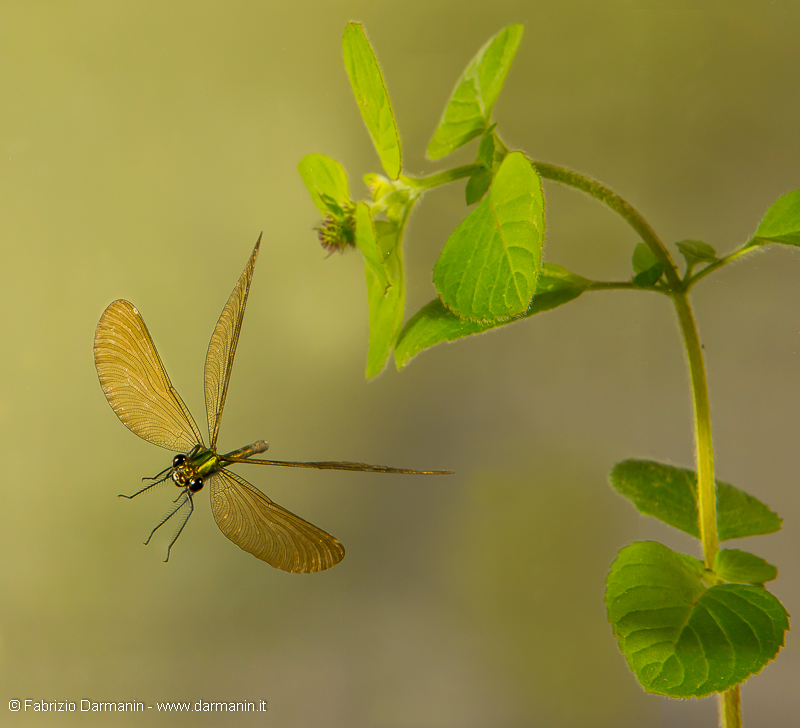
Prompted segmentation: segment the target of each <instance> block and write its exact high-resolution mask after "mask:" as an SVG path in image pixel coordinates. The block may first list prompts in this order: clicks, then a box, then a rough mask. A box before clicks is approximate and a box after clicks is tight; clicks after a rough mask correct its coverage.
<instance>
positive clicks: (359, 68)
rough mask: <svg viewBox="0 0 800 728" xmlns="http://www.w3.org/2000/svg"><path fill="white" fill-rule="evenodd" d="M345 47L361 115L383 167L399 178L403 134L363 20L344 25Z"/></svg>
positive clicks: (343, 49)
mask: <svg viewBox="0 0 800 728" xmlns="http://www.w3.org/2000/svg"><path fill="white" fill-rule="evenodd" d="M342 51H343V55H344V66H345V68H346V69H347V75H348V76H349V77H350V85H351V86H352V87H353V95H354V96H355V97H356V103H357V104H358V108H359V110H360V111H361V118H362V119H364V123H365V124H366V125H367V130H368V131H369V135H370V136H371V137H372V143H373V144H374V145H375V150H376V151H377V152H378V156H379V157H380V160H381V164H382V165H383V169H384V170H385V171H386V174H388V175H389V177H391V178H392V179H397V178H398V177H399V176H400V170H401V169H402V166H403V163H402V153H401V151H400V134H399V133H398V131H397V124H396V123H395V119H394V111H392V102H391V101H390V100H389V92H388V91H387V90H386V84H385V83H384V81H383V74H382V73H381V69H380V66H379V65H378V61H377V60H376V58H375V53H374V52H373V51H372V46H370V44H369V41H368V40H367V36H366V35H365V34H364V28H363V27H362V25H361V23H348V24H347V26H345V29H344V37H343V38H342Z"/></svg>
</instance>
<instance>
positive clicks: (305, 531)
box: [209, 470, 344, 574]
mask: <svg viewBox="0 0 800 728" xmlns="http://www.w3.org/2000/svg"><path fill="white" fill-rule="evenodd" d="M209 482H210V484H211V510H212V512H213V513H214V520H216V522H217V525H218V526H219V527H220V530H221V531H222V533H224V534H225V535H226V536H227V537H228V538H229V539H230V540H231V541H233V542H234V543H235V544H236V545H237V546H238V547H239V548H242V549H244V550H245V551H249V552H250V553H251V554H253V556H256V557H258V558H259V559H262V560H263V561H266V562H267V563H268V564H269V565H270V566H274V567H275V568H276V569H282V570H283V571H290V572H293V573H303V574H307V573H309V572H312V571H323V570H325V569H329V568H330V567H331V566H334V565H335V564H338V563H339V562H340V561H341V560H342V559H343V558H344V546H342V544H340V543H339V542H338V541H337V540H336V539H335V538H334V537H333V536H331V535H330V534H327V533H325V531H322V530H320V529H319V528H317V527H316V526H313V525H311V524H310V523H308V522H307V521H304V520H303V519H302V518H300V517H298V516H296V515H294V513H290V512H289V511H287V510H286V509H285V508H281V507H280V506H279V505H278V504H277V503H273V502H272V501H271V500H270V499H269V498H267V496H265V495H264V494H263V493H262V492H261V491H260V490H258V489H257V488H254V487H253V486H252V485H250V483H248V482H247V481H246V480H244V479H243V478H240V477H239V476H238V475H236V474H235V473H231V472H228V471H227V470H220V471H219V472H217V473H215V474H214V475H212V476H211V477H210V478H209Z"/></svg>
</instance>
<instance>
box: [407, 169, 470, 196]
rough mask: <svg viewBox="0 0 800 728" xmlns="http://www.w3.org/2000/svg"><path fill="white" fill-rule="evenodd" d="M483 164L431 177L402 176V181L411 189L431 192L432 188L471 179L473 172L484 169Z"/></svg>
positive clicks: (447, 170) (446, 171)
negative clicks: (466, 178) (467, 178)
mask: <svg viewBox="0 0 800 728" xmlns="http://www.w3.org/2000/svg"><path fill="white" fill-rule="evenodd" d="M482 166H483V165H481V164H465V165H464V166H463V167H453V169H446V170H445V171H444V172H438V173H437V174H432V175H430V177H406V176H405V175H404V174H401V175H400V181H401V182H402V183H403V184H406V185H408V186H409V187H414V188H416V189H418V190H429V189H431V188H432V187H439V186H440V185H445V184H447V183H448V182H455V181H456V180H459V179H464V178H465V177H471V176H472V173H473V172H477V171H478V170H479V169H481V168H482Z"/></svg>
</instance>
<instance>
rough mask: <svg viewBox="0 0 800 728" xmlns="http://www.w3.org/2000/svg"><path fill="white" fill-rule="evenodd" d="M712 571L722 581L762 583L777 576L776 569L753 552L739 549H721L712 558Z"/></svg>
mask: <svg viewBox="0 0 800 728" xmlns="http://www.w3.org/2000/svg"><path fill="white" fill-rule="evenodd" d="M714 573H715V574H716V575H717V576H718V577H719V578H720V579H723V580H724V581H732V582H740V583H742V584H763V583H764V582H765V581H772V580H773V579H776V578H777V577H778V570H777V569H776V568H775V567H774V566H773V565H772V564H768V563H767V562H766V561H764V559H762V558H761V557H759V556H756V555H755V554H750V553H748V552H747V551H740V550H739V549H721V550H720V551H717V555H716V558H715V559H714Z"/></svg>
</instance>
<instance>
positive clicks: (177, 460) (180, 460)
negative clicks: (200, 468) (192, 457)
mask: <svg viewBox="0 0 800 728" xmlns="http://www.w3.org/2000/svg"><path fill="white" fill-rule="evenodd" d="M185 462H186V455H176V456H175V457H174V458H172V467H173V468H179V467H180V466H181V465H183V464H184V463H185Z"/></svg>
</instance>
